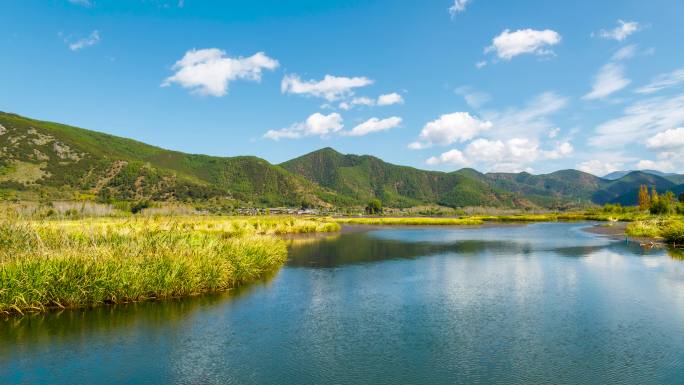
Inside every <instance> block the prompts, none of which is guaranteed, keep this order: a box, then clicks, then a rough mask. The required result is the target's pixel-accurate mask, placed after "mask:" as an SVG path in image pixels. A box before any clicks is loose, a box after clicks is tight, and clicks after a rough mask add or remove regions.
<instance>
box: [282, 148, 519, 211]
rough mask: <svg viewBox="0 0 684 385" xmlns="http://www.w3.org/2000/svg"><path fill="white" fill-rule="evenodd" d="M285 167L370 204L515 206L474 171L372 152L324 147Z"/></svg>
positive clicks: (504, 194) (508, 195)
mask: <svg viewBox="0 0 684 385" xmlns="http://www.w3.org/2000/svg"><path fill="white" fill-rule="evenodd" d="M281 166H282V167H283V168H285V169H287V170H289V171H290V172H292V173H294V174H298V175H301V176H303V177H304V178H307V179H308V180H310V181H312V182H314V183H317V184H319V185H321V186H323V187H326V188H328V189H331V190H334V191H336V192H338V193H340V194H343V195H347V196H350V197H352V198H353V199H355V200H358V201H362V202H365V201H367V200H368V199H370V198H373V197H378V198H380V199H381V200H382V201H383V202H384V203H385V204H386V205H388V206H396V207H407V206H415V205H420V204H430V203H433V204H434V203H437V204H441V205H445V206H452V207H461V206H512V205H514V202H513V200H514V196H513V194H510V193H507V192H504V191H502V190H500V189H497V188H495V187H493V186H491V185H490V184H488V183H487V182H486V181H485V179H486V178H484V176H483V175H482V174H480V173H478V172H477V171H475V170H466V169H464V170H460V171H455V172H452V173H444V172H435V171H425V170H419V169H416V168H412V167H406V166H397V165H394V164H390V163H387V162H384V161H382V160H381V159H378V158H376V157H374V156H369V155H344V154H340V153H339V152H337V151H335V150H333V149H332V148H324V149H321V150H318V151H314V152H311V153H309V154H306V155H303V156H300V157H298V158H295V159H292V160H289V161H287V162H285V163H282V164H281Z"/></svg>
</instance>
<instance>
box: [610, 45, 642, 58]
mask: <svg viewBox="0 0 684 385" xmlns="http://www.w3.org/2000/svg"><path fill="white" fill-rule="evenodd" d="M636 49H637V46H636V44H630V45H627V46H624V47H622V48H620V49H619V50H617V52H615V53H614V54H613V57H612V60H613V61H620V60H625V59H631V58H632V57H634V55H635V54H636Z"/></svg>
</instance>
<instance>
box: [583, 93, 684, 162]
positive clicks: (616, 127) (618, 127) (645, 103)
mask: <svg viewBox="0 0 684 385" xmlns="http://www.w3.org/2000/svg"><path fill="white" fill-rule="evenodd" d="M682 124H684V94H679V95H676V96H673V97H654V98H650V99H646V100H642V101H638V102H635V103H633V104H631V105H629V106H627V107H626V108H625V111H624V114H623V116H621V117H619V118H616V119H612V120H609V121H607V122H605V123H603V124H601V125H599V126H598V127H596V130H595V131H596V134H595V136H594V137H592V138H590V139H589V144H590V145H592V146H595V147H601V148H602V149H606V148H611V149H612V148H620V147H622V146H624V145H625V144H628V143H634V142H640V143H643V142H646V140H647V139H648V138H650V137H652V136H654V135H656V134H658V133H659V132H662V131H665V130H669V129H671V128H673V127H679V126H681V125H682Z"/></svg>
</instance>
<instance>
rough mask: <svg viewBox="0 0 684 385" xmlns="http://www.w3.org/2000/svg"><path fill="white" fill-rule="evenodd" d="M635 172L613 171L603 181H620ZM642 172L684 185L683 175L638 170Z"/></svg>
mask: <svg viewBox="0 0 684 385" xmlns="http://www.w3.org/2000/svg"><path fill="white" fill-rule="evenodd" d="M634 171H635V170H625V171H613V172H611V173H610V174H608V175H605V176H604V177H603V179H609V180H616V179H620V178H622V177H624V176H626V175H627V174H629V173H632V172H634ZM638 171H640V172H643V173H646V174H651V175H656V176H659V177H663V178H665V179H667V180H669V181H670V182H672V183H674V184H682V183H684V175H682V174H675V173H668V172H662V171H657V170H638Z"/></svg>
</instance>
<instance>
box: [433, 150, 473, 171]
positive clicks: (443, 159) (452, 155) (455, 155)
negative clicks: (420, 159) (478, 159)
mask: <svg viewBox="0 0 684 385" xmlns="http://www.w3.org/2000/svg"><path fill="white" fill-rule="evenodd" d="M425 163H427V164H429V165H431V166H436V165H439V164H449V165H454V166H461V167H463V166H467V165H469V164H470V162H468V161H467V160H466V158H465V156H463V153H462V152H461V151H459V150H456V149H453V150H449V151H447V152H445V153H443V154H441V155H440V156H438V157H437V156H432V157H430V158H428V159H427V160H426V161H425Z"/></svg>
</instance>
